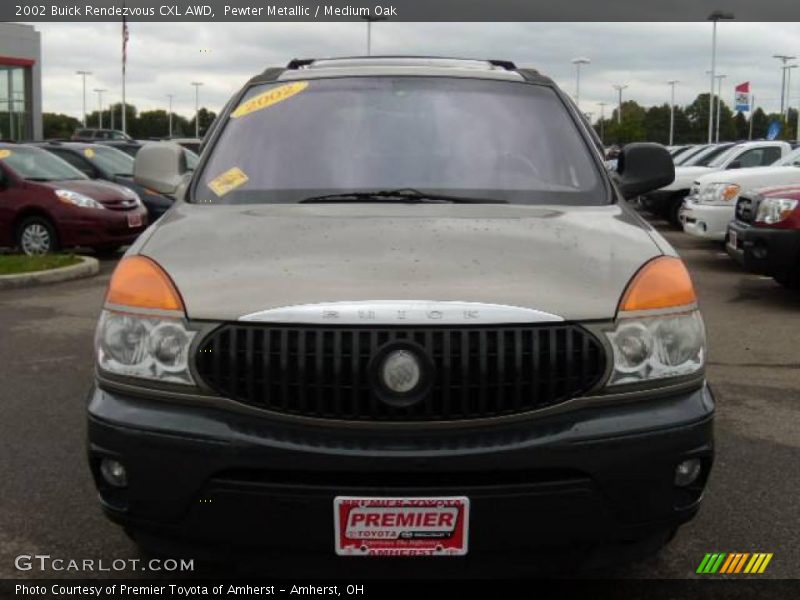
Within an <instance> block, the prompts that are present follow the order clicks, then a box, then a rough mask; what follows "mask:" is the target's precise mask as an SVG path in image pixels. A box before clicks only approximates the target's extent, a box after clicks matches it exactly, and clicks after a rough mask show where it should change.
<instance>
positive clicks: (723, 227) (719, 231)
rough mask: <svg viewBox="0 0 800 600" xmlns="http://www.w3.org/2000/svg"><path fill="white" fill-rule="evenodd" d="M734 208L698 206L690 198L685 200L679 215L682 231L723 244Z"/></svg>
mask: <svg viewBox="0 0 800 600" xmlns="http://www.w3.org/2000/svg"><path fill="white" fill-rule="evenodd" d="M734 208H735V206H715V205H709V204H699V203H698V202H696V201H695V200H694V199H693V198H691V197H690V198H686V199H685V200H684V201H683V208H682V209H681V215H680V218H681V223H682V224H683V231H684V232H686V233H688V234H689V235H693V236H695V237H699V238H703V239H706V240H713V241H716V242H723V241H725V237H726V235H727V233H728V224H729V223H730V222H731V220H732V219H733V216H734Z"/></svg>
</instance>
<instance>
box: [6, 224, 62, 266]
mask: <svg viewBox="0 0 800 600" xmlns="http://www.w3.org/2000/svg"><path fill="white" fill-rule="evenodd" d="M16 241H17V247H18V248H19V249H20V250H22V252H23V253H24V254H26V255H28V256H37V255H42V254H49V253H51V252H55V251H56V250H58V237H57V236H56V228H55V227H54V226H53V223H52V221H50V219H48V218H47V217H40V216H34V217H27V218H26V219H23V221H22V222H21V223H20V224H19V226H18V227H17V240H16Z"/></svg>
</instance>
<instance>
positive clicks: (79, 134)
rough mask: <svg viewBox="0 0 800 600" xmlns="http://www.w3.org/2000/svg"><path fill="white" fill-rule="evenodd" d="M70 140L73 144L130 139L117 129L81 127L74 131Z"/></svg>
mask: <svg viewBox="0 0 800 600" xmlns="http://www.w3.org/2000/svg"><path fill="white" fill-rule="evenodd" d="M70 139H71V140H72V141H73V142H96V141H98V140H130V139H132V138H131V136H129V135H128V134H127V133H125V132H122V131H119V130H118V129H97V128H87V127H83V128H80V129H76V130H75V131H74V132H73V134H72V137H71V138H70Z"/></svg>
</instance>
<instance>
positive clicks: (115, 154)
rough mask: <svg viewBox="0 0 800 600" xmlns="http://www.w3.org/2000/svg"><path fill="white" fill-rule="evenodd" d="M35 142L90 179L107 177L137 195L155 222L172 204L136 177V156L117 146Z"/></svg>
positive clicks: (151, 220) (106, 178)
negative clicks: (134, 175)
mask: <svg viewBox="0 0 800 600" xmlns="http://www.w3.org/2000/svg"><path fill="white" fill-rule="evenodd" d="M33 145H35V146H37V147H39V148H42V149H44V150H47V151H48V152H50V153H52V154H55V155H56V156H58V157H59V158H61V159H63V160H65V161H67V162H68V163H70V164H71V165H72V166H74V167H75V168H77V169H78V170H79V171H81V172H82V173H83V174H84V175H86V176H87V177H89V178H90V179H104V180H106V181H112V182H114V183H117V184H119V185H121V186H124V187H126V188H128V189H129V190H131V191H132V192H134V193H135V194H137V195H138V196H139V198H140V199H141V200H142V202H143V203H144V205H145V207H146V208H147V214H148V215H149V216H150V222H151V223H154V222H155V221H156V220H157V219H159V218H160V217H161V215H163V214H164V213H165V212H167V211H168V210H169V209H170V207H171V206H172V202H173V201H172V199H170V198H167V197H166V196H164V195H163V194H159V193H158V192H155V191H153V190H151V189H148V188H146V187H144V186H141V185H139V184H137V183H136V182H135V181H134V180H133V158H132V157H131V156H130V155H129V154H126V153H125V152H122V151H120V150H117V149H115V148H110V147H108V146H105V145H101V144H87V143H83V142H52V141H50V142H35V143H34V144H33Z"/></svg>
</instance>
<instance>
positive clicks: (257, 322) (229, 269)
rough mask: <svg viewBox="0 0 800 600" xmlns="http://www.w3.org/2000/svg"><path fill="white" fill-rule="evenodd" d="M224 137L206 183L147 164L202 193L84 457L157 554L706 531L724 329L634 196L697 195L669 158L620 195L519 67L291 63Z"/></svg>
mask: <svg viewBox="0 0 800 600" xmlns="http://www.w3.org/2000/svg"><path fill="white" fill-rule="evenodd" d="M219 123H220V125H219V126H218V127H217V128H215V129H214V130H213V133H212V135H211V137H210V138H209V140H208V141H207V146H206V147H205V149H204V154H203V157H202V159H201V163H200V167H199V169H198V171H196V172H195V174H194V176H193V177H191V181H190V182H189V183H188V186H187V171H186V167H185V160H184V155H183V153H182V151H181V149H180V148H178V147H177V146H176V145H175V144H170V143H154V144H148V145H146V146H145V147H144V148H142V149H141V150H140V151H139V153H138V154H137V156H136V164H135V178H136V180H137V182H139V183H140V184H141V185H143V186H146V187H149V188H152V189H155V190H158V191H159V192H161V193H164V194H176V195H178V196H179V197H180V200H178V202H177V203H176V205H175V206H174V208H173V209H172V210H171V211H170V212H169V213H168V214H167V215H165V217H164V218H163V219H161V220H160V221H158V222H157V223H156V224H155V225H154V226H153V227H151V228H150V229H149V230H148V234H147V236H146V237H147V239H146V240H145V239H142V240H141V241H140V243H138V244H136V245H135V246H133V247H132V248H131V249H129V251H128V252H127V254H126V256H125V257H124V258H123V259H122V261H121V262H120V263H119V265H118V266H117V268H116V270H115V271H114V274H113V276H112V277H111V282H110V286H109V290H108V295H107V297H106V304H105V307H104V310H103V313H102V316H101V318H100V321H99V324H98V330H97V337H96V340H97V348H96V351H97V354H96V356H97V370H96V380H95V384H94V389H93V390H92V392H91V393H90V398H89V402H88V421H89V423H88V437H89V449H90V450H89V454H90V458H89V460H90V465H91V469H92V473H93V475H94V480H95V483H96V485H97V488H98V490H99V494H100V498H101V503H102V506H103V509H104V511H105V512H106V514H107V515H108V516H109V517H110V518H111V519H112V520H113V521H114V522H116V523H118V524H121V525H122V526H124V527H125V528H126V529H127V531H128V532H129V534H130V535H131V536H132V537H133V538H134V539H135V540H136V541H137V542H138V543H139V544H141V545H143V546H145V547H150V548H154V549H157V548H158V547H159V546H162V547H165V546H166V545H167V544H168V542H169V541H170V540H183V541H184V543H188V544H192V543H194V544H196V543H202V542H220V543H223V544H224V545H225V547H226V548H228V547H229V546H230V547H232V548H237V547H238V548H248V547H250V548H261V549H267V550H269V549H275V550H277V551H278V552H280V553H281V554H283V555H286V554H296V555H300V556H309V555H311V554H320V555H330V556H336V555H349V556H366V555H372V556H381V555H384V556H385V555H406V556H416V557H417V559H418V560H421V559H423V557H424V556H436V555H440V556H459V555H464V554H466V553H467V552H469V553H470V555H472V556H474V557H475V559H476V561H480V559H481V557H485V556H489V555H498V554H500V555H502V554H504V553H506V554H507V553H513V554H514V555H515V556H517V555H519V554H520V553H526V552H530V551H531V547H532V546H539V545H548V546H549V545H561V546H567V547H571V548H574V547H576V546H577V547H579V548H585V547H587V546H595V547H596V546H597V545H602V544H603V543H613V541H619V540H624V541H625V543H626V555H627V556H628V557H630V555H631V554H635V552H645V551H646V552H650V551H652V550H653V549H654V548H656V547H658V546H660V545H662V544H664V543H666V541H667V540H668V539H670V538H671V536H672V534H673V533H674V530H675V529H676V528H677V527H678V526H679V525H680V524H682V523H684V522H686V521H687V520H689V519H691V518H692V516H693V515H694V514H695V513H696V512H697V510H698V508H699V505H700V502H701V499H702V496H703V488H704V486H705V482H706V480H707V477H708V474H709V470H710V468H711V463H712V458H713V441H712V417H713V412H714V400H713V397H712V395H711V392H710V390H709V388H708V387H707V385H706V383H705V378H704V374H703V373H704V367H703V365H704V357H705V341H704V339H705V338H704V329H703V322H702V318H701V316H700V313H699V312H698V308H697V303H696V296H695V292H694V289H693V287H692V283H691V280H690V277H689V274H688V272H687V270H686V268H685V266H684V265H683V263H682V261H681V260H680V258H679V257H678V256H677V254H676V253H675V250H674V249H672V247H671V246H670V245H669V244H668V243H667V241H666V240H665V239H664V238H663V237H661V236H660V235H659V234H658V232H656V231H654V230H653V229H652V228H651V227H649V226H648V225H647V224H646V223H645V222H644V221H643V220H642V219H641V218H640V217H639V216H638V215H637V214H636V213H635V212H634V211H633V210H632V209H631V208H629V207H628V206H627V205H626V203H624V202H622V199H623V198H630V197H634V196H636V195H639V194H641V193H644V192H646V191H649V190H650V189H654V188H658V187H662V186H664V185H666V184H667V183H668V182H669V181H671V180H672V178H673V176H674V170H673V165H672V160H671V158H670V156H669V154H668V153H667V152H666V150H665V149H664V147H663V146H660V145H658V144H629V145H627V146H626V147H625V148H624V149H623V150H622V151H621V153H620V156H619V171H618V172H617V173H615V174H614V176H613V179H612V175H611V174H609V173H608V172H607V171H606V170H605V168H604V166H603V162H602V156H601V153H600V151H599V147H598V140H596V139H595V137H594V136H593V135H592V134H591V133H590V131H589V130H588V128H587V127H586V125H585V123H584V122H583V119H581V117H580V116H579V114H578V111H577V110H576V109H575V108H574V104H572V102H571V101H570V99H569V98H568V97H567V96H566V94H564V93H563V92H562V91H561V90H560V89H559V88H558V87H557V86H556V84H555V83H554V82H553V81H552V80H550V79H549V78H547V77H545V76H543V75H541V74H539V73H538V72H536V71H533V70H529V69H517V68H516V67H515V66H514V65H513V64H512V63H509V62H506V61H466V60H456V59H439V58H381V57H375V58H358V59H338V60H336V59H328V60H313V61H292V62H291V63H290V64H289V66H288V67H287V68H286V69H268V70H266V71H264V73H263V74H260V75H256V76H255V77H253V78H252V79H251V80H250V81H249V82H248V83H247V84H246V85H245V87H244V88H243V89H242V90H241V91H239V92H237V93H236V95H235V96H234V98H233V99H232V101H231V102H229V103H228V105H227V106H226V108H225V109H224V110H223V111H222V118H221V119H220V121H219ZM181 189H184V190H185V192H181V191H180V190H181ZM633 400H637V401H633ZM403 515H412V517H407V516H403ZM535 515H539V516H542V515H545V516H544V517H542V518H531V517H532V516H535ZM398 519H399V520H398ZM332 533H333V535H331V534H332ZM434 533H435V535H434ZM398 535H399V537H400V538H401V539H400V541H398ZM645 548H646V550H645ZM245 551H247V550H245ZM438 560H444V559H438Z"/></svg>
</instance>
